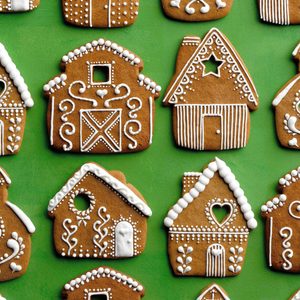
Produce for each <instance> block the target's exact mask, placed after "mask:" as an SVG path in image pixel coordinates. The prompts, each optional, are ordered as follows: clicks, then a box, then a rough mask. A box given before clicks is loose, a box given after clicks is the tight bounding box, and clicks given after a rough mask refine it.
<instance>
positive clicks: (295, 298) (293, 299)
mask: <svg viewBox="0 0 300 300" xmlns="http://www.w3.org/2000/svg"><path fill="white" fill-rule="evenodd" d="M289 300H300V290H298V291H297V292H296V293H295V294H294V295H293V296H292V297H291V298H290V299H289Z"/></svg>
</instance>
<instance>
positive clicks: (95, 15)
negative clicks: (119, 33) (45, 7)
mask: <svg viewBox="0 0 300 300" xmlns="http://www.w3.org/2000/svg"><path fill="white" fill-rule="evenodd" d="M139 5H140V4H139V0H62V7H63V13H64V17H65V20H66V22H68V23H70V24H72V25H76V26H83V27H124V26H128V25H131V24H133V23H134V21H135V19H136V18H137V16H138V13H139Z"/></svg>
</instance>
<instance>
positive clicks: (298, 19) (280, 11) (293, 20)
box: [258, 0, 300, 25]
mask: <svg viewBox="0 0 300 300" xmlns="http://www.w3.org/2000/svg"><path fill="white" fill-rule="evenodd" d="M258 3H259V11H260V18H261V19H262V20H263V21H265V22H269V23H273V24H278V25H290V24H300V6H299V1H298V0H277V1H273V0H258Z"/></svg>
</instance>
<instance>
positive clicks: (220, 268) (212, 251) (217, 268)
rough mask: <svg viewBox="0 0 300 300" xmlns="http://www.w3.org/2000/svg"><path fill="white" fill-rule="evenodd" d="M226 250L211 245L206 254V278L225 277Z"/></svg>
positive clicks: (218, 245) (217, 245)
mask: <svg viewBox="0 0 300 300" xmlns="http://www.w3.org/2000/svg"><path fill="white" fill-rule="evenodd" d="M225 275H226V265H225V249H224V247H223V246H222V245H220V244H213V245H210V246H209V247H208V249H207V253H206V276H207V277H225Z"/></svg>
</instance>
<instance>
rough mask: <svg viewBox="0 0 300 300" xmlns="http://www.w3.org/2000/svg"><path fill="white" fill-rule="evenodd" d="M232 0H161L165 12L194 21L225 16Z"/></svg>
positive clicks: (174, 16) (178, 18)
mask: <svg viewBox="0 0 300 300" xmlns="http://www.w3.org/2000/svg"><path fill="white" fill-rule="evenodd" d="M232 4H233V0H162V6H163V9H164V12H165V14H166V15H167V16H168V17H170V18H173V19H177V20H182V21H187V22H195V21H210V20H216V19H220V18H223V17H225V16H226V15H227V14H228V13H229V12H230V10H231V6H232Z"/></svg>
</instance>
